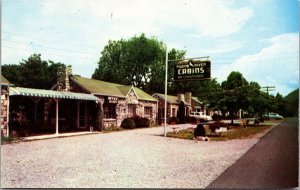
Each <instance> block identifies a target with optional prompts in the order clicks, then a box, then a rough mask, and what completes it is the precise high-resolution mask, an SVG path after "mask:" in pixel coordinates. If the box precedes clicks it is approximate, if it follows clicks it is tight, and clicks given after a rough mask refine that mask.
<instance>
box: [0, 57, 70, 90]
mask: <svg viewBox="0 0 300 190" xmlns="http://www.w3.org/2000/svg"><path fill="white" fill-rule="evenodd" d="M60 66H63V67H65V65H64V64H63V63H54V62H53V61H51V60H49V61H45V60H42V59H41V54H33V55H31V56H30V57H29V58H28V59H27V60H24V59H23V60H22V61H21V62H20V63H19V64H12V65H3V66H1V70H2V74H3V75H4V76H5V77H6V78H7V79H8V80H9V81H10V82H11V83H13V84H14V85H15V86H22V87H28V88H39V89H50V88H51V87H52V86H53V85H54V84H56V81H57V69H58V67H60Z"/></svg>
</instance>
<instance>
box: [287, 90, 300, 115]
mask: <svg viewBox="0 0 300 190" xmlns="http://www.w3.org/2000/svg"><path fill="white" fill-rule="evenodd" d="M284 100H285V102H286V105H285V111H286V115H287V116H294V117H295V116H296V117H298V114H299V88H298V89H296V90H294V91H292V92H291V93H289V94H288V95H287V96H285V97H284Z"/></svg>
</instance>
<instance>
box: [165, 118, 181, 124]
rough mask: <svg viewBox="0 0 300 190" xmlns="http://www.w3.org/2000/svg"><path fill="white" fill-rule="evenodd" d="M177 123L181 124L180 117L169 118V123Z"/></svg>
mask: <svg viewBox="0 0 300 190" xmlns="http://www.w3.org/2000/svg"><path fill="white" fill-rule="evenodd" d="M173 122H174V123H175V124H179V123H180V121H179V119H178V118H177V117H174V116H173V117H171V118H170V119H169V120H168V124H171V123H173Z"/></svg>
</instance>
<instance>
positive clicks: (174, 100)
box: [153, 93, 202, 104]
mask: <svg viewBox="0 0 300 190" xmlns="http://www.w3.org/2000/svg"><path fill="white" fill-rule="evenodd" d="M154 95H157V96H158V97H160V98H162V99H163V100H164V99H165V95H164V94H159V93H155V94H153V96H154ZM192 100H194V101H195V102H197V103H198V104H202V102H200V100H199V99H198V98H197V97H194V96H192ZM167 102H169V103H171V104H179V102H178V98H177V96H172V95H167ZM184 103H185V104H187V102H185V101H184Z"/></svg>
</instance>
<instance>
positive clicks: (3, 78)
mask: <svg viewBox="0 0 300 190" xmlns="http://www.w3.org/2000/svg"><path fill="white" fill-rule="evenodd" d="M1 84H2V85H9V84H11V83H10V82H9V81H8V80H7V79H6V78H5V77H4V76H3V75H2V74H1Z"/></svg>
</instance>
